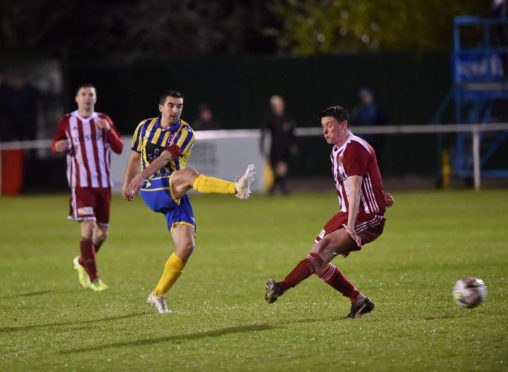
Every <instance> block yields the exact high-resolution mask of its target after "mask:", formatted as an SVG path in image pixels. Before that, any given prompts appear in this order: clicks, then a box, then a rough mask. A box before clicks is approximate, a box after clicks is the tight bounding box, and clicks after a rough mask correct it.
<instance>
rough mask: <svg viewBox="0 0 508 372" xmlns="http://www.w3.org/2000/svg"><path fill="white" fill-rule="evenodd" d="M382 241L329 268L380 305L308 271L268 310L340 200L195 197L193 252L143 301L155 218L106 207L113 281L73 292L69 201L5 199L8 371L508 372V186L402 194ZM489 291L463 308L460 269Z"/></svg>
mask: <svg viewBox="0 0 508 372" xmlns="http://www.w3.org/2000/svg"><path fill="white" fill-rule="evenodd" d="M395 197H396V205H395V206H394V207H393V208H392V209H390V210H389V211H388V214H387V216H388V222H387V225H386V228H385V232H384V234H383V235H382V236H381V237H380V238H379V239H378V240H377V241H375V242H374V243H372V244H369V245H367V246H365V247H364V248H363V250H362V251H361V252H357V253H352V254H351V255H350V256H349V257H348V258H347V259H343V258H337V259H336V260H335V264H337V265H338V266H339V267H341V268H342V270H343V271H344V272H345V273H346V274H347V275H348V276H349V277H350V279H351V280H352V281H353V282H354V283H355V285H357V286H358V287H359V288H360V289H361V290H362V291H363V292H364V293H366V294H367V295H369V296H370V297H371V298H372V299H373V300H374V301H375V302H376V304H377V307H376V309H375V310H374V311H373V312H372V313H371V314H369V315H368V316H365V317H364V318H362V319H357V320H344V319H342V317H343V316H344V315H345V314H347V312H348V310H349V304H348V301H347V299H345V298H344V297H341V296H340V295H338V293H337V292H334V291H333V290H332V289H331V288H330V287H329V286H327V285H325V284H324V283H323V282H322V281H321V280H320V279H318V278H317V277H311V278H309V279H308V280H306V281H304V282H303V283H301V284H300V285H299V286H298V287H296V288H295V289H292V290H291V291H289V292H287V293H286V294H285V295H284V296H283V297H281V298H280V299H279V301H277V302H276V303H275V304H271V305H268V304H266V303H265V301H264V299H263V293H264V282H265V280H266V278H268V277H272V276H273V277H274V278H276V279H281V278H282V277H284V276H285V275H286V274H287V273H288V272H289V270H291V269H292V268H293V267H294V265H295V264H296V263H297V262H298V261H299V260H301V259H302V258H303V257H304V256H305V255H306V254H307V252H308V250H309V249H310V247H311V245H312V240H313V239H314V237H315V236H316V234H317V233H319V231H320V230H321V228H322V226H323V225H324V223H325V222H326V221H327V219H328V218H329V217H330V216H331V215H332V214H333V213H334V212H335V210H336V208H337V202H336V196H335V195H334V194H333V193H321V194H317V193H316V194H296V195H293V196H291V197H289V198H280V197H276V198H268V197H264V196H259V195H255V196H254V197H253V198H252V199H251V200H249V201H246V202H242V201H239V200H237V199H235V198H231V197H222V196H212V195H204V196H203V195H192V197H191V198H192V200H193V206H194V210H195V214H196V219H197V221H198V224H199V225H198V238H197V249H196V251H195V253H194V255H193V256H192V258H191V260H190V262H189V264H188V265H187V267H186V268H185V271H184V274H183V275H182V276H181V278H180V280H179V281H178V282H177V284H176V286H175V287H174V288H173V289H172V290H171V292H170V294H169V296H168V297H169V305H170V307H171V308H173V309H174V311H175V312H174V313H173V314H167V315H159V314H156V313H155V312H154V311H153V309H151V308H149V307H148V306H147V305H146V304H145V299H146V296H147V294H148V293H149V291H150V290H151V289H152V287H153V286H154V284H155V283H156V281H157V280H158V278H159V275H160V273H161V270H162V266H163V264H164V262H165V260H166V258H167V257H168V256H169V254H170V252H171V251H172V245H171V242H170V238H169V234H168V233H167V231H166V229H165V225H164V219H163V217H162V216H161V215H156V214H154V213H151V212H150V211H149V210H148V209H147V208H146V207H145V206H144V204H143V203H142V201H141V200H139V199H138V200H136V201H134V202H132V203H128V202H125V201H122V200H120V199H119V198H115V199H114V202H113V214H112V224H111V235H110V238H109V240H108V241H107V243H106V244H105V245H104V247H103V248H102V251H101V252H100V254H99V256H98V263H99V268H100V272H101V276H102V278H103V279H104V281H105V282H106V283H107V284H108V285H109V286H110V289H109V290H108V291H105V292H103V293H95V292H92V291H90V290H85V289H83V288H81V287H80V286H79V283H78V280H77V275H76V273H75V271H74V270H73V269H72V258H73V257H74V256H75V255H77V254H78V237H79V227H78V225H77V224H76V223H74V222H70V221H66V220H65V216H66V215H65V213H66V211H67V196H66V195H65V196H64V195H52V196H23V197H17V198H1V199H0V211H1V213H0V253H1V260H0V284H1V286H0V314H1V317H0V370H1V371H27V370H42V371H62V370H65V371H69V370H94V371H105V370H107V371H139V370H146V371H181V370H192V371H221V370H228V371H244V370H254V371H288V370H292V371H311V370H312V371H314V370H319V371H339V370H374V371H393V370H397V371H403V370H404V371H405V370H415V371H420V370H421V371H434V370H436V371H448V370H453V371H459V370H460V371H467V370H483V371H485V370H489V371H496V370H497V371H502V370H504V371H506V370H508V316H507V315H508V293H507V289H508V286H507V285H508V254H507V253H508V248H507V246H508V191H482V192H480V193H475V192H470V191H457V192H408V193H397V194H395ZM467 275H473V276H477V277H479V278H482V279H483V280H484V281H485V282H486V283H487V285H488V291H489V293H488V297H487V301H486V303H484V304H483V305H481V306H480V307H478V308H476V309H472V310H466V309H462V308H459V307H458V306H457V305H455V303H454V302H453V301H452V298H451V289H452V287H453V284H454V283H455V281H456V280H457V279H459V278H461V277H463V276H467Z"/></svg>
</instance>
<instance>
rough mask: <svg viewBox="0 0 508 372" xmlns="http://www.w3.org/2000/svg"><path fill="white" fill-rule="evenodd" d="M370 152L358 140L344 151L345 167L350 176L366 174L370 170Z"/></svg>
mask: <svg viewBox="0 0 508 372" xmlns="http://www.w3.org/2000/svg"><path fill="white" fill-rule="evenodd" d="M369 158H370V152H369V150H368V149H366V148H365V147H363V146H362V145H361V144H359V143H357V142H353V143H351V144H350V145H349V146H348V148H347V149H346V151H345V153H344V159H345V161H344V169H345V171H346V174H347V175H348V176H365V175H367V173H368V172H369Z"/></svg>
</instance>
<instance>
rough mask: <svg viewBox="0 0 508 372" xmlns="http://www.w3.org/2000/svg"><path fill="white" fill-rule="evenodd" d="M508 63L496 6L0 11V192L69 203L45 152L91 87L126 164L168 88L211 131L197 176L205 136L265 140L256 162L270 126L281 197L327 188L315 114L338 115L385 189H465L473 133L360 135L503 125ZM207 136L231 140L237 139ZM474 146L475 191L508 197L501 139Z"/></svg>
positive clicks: (38, 4) (89, 5)
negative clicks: (282, 176) (277, 130)
mask: <svg viewBox="0 0 508 372" xmlns="http://www.w3.org/2000/svg"><path fill="white" fill-rule="evenodd" d="M507 56H508V18H507V3H506V1H504V0H495V1H487V0H468V1H463V0H462V1H459V0H448V1H440V0H426V1H420V0H409V1H398V0H385V1H382V2H380V1H375V0H321V1H312V0H280V1H278V0H272V1H255V0H243V1H240V0H230V1H214V0H209V1H193V0H179V1H173V0H165V1H163V0H145V1H141V0H122V1H107V2H106V1H100V0H88V1H77V0H65V1H63V0H62V1H60V0H54V1H49V0H47V1H44V0H17V1H12V0H6V1H2V2H0V124H1V128H0V149H3V150H2V152H1V155H2V161H1V166H2V172H1V175H2V194H3V195H15V194H18V193H30V192H53V191H55V192H56V191H64V190H66V187H67V186H66V179H65V157H64V156H62V155H54V154H51V153H50V151H49V150H48V146H49V142H48V140H49V139H51V138H52V136H53V134H54V131H55V128H56V124H57V122H58V120H59V118H60V117H61V116H62V115H63V114H64V113H66V112H70V111H73V110H75V103H74V97H75V88H76V86H77V85H78V84H79V83H82V82H92V83H93V84H95V86H96V87H97V92H98V103H97V105H96V109H97V111H100V112H104V113H107V114H108V115H110V116H111V118H112V119H113V121H114V122H115V124H116V126H117V127H118V129H119V131H120V132H121V134H122V135H124V136H126V137H125V138H126V141H127V142H126V149H125V150H124V153H128V152H129V142H130V139H129V138H130V136H131V135H132V132H133V131H134V129H135V127H136V125H137V124H138V123H139V122H140V121H141V120H143V119H144V118H147V117H153V116H156V115H157V114H158V110H157V103H158V98H159V96H160V94H161V93H162V92H163V91H165V90H168V89H170V88H173V89H178V90H180V91H182V92H184V94H185V97H186V98H185V109H184V113H183V116H182V118H183V119H184V120H186V121H187V122H189V123H190V124H191V125H193V126H194V127H195V129H196V130H198V131H199V132H200V131H212V132H210V133H211V134H208V136H205V137H206V141H211V142H210V143H212V145H210V143H208V145H207V146H205V147H202V148H199V147H198V146H196V153H197V155H196V158H197V159H199V158H201V159H202V161H203V162H205V163H206V161H207V159H208V161H209V160H210V159H211V158H213V157H214V154H209V155H206V156H205V155H203V154H208V153H209V152H210V151H213V143H214V142H213V138H214V135H213V133H214V132H213V131H217V130H239V129H243V130H246V131H245V132H242V133H243V135H245V136H247V137H249V138H252V140H253V141H255V142H256V143H258V142H262V144H260V146H257V145H256V146H254V148H256V150H255V151H257V149H258V147H259V153H257V154H256V156H260V157H261V159H268V158H269V156H270V155H269V152H270V150H269V140H270V137H272V138H271V140H273V139H274V137H273V136H274V135H275V134H274V132H273V131H271V130H270V128H271V126H273V125H279V124H280V125H282V126H283V127H284V128H290V130H289V132H291V135H293V136H294V138H292V139H290V140H288V141H289V142H290V149H291V151H290V156H288V164H287V168H288V171H287V174H288V179H287V185H286V186H287V187H288V188H289V190H291V191H296V190H300V189H302V188H306V187H311V188H320V187H327V188H332V187H333V185H332V184H331V181H330V180H329V160H328V159H329V151H330V148H329V147H328V146H327V145H326V144H325V143H324V141H323V140H322V138H321V137H320V136H319V129H317V127H319V125H320V123H319V120H318V118H317V115H318V114H319V112H320V111H321V110H322V109H323V108H325V107H327V106H330V105H335V104H340V105H342V106H345V107H346V108H348V109H349V110H350V112H351V114H352V120H351V121H352V124H353V132H354V131H355V129H354V128H359V127H361V126H365V127H366V128H367V129H366V131H365V133H363V132H362V134H360V135H361V136H363V134H365V137H366V138H367V139H368V140H369V142H371V143H372V144H373V145H374V147H375V148H376V151H377V153H378V157H379V159H380V162H381V168H382V172H383V175H384V178H385V183H387V184H388V186H389V187H392V188H434V187H469V186H473V177H474V166H473V163H474V152H473V149H472V147H473V146H474V142H473V141H472V137H471V132H463V133H454V132H446V133H436V132H429V133H416V132H414V131H413V132H407V131H406V130H403V129H401V131H400V133H396V132H397V131H394V130H393V128H392V130H391V132H390V133H388V132H387V133H388V134H383V133H376V131H375V130H374V131H372V130H370V132H369V128H370V129H372V127H374V126H379V127H384V126H387V127H392V126H400V127H401V128H403V127H404V126H407V125H419V126H422V127H424V126H428V125H441V126H442V125H445V124H480V125H481V126H483V127H488V126H489V125H491V124H492V123H506V122H508V104H507V103H508V83H507V70H508V69H507V60H508V57H507ZM274 95H277V96H279V97H281V98H282V99H283V102H284V110H283V115H277V114H276V113H275V111H274V106H273V104H272V103H273V102H272V98H273V96H274ZM277 117H284V120H282V121H281V122H280V123H279V124H277ZM274 123H275V124H274ZM281 123H282V124H281ZM263 128H265V134H266V136H265V135H262V130H263ZM305 128H310V129H311V130H307V131H306V130H305ZM312 128H315V129H316V130H312ZM429 128H430V127H429ZM443 128H444V126H443ZM505 129H506V128H505ZM215 133H217V138H221V139H224V138H228V137H231V140H234V138H233V137H234V133H235V132H220V133H219V132H215ZM228 133H230V134H231V135H229V134H228ZM394 133H396V134H394ZM237 135H238V133H237ZM478 135H479V137H478V138H479V141H480V142H479V143H480V151H481V152H480V154H479V155H480V159H481V177H482V185H485V186H505V185H506V184H507V182H506V180H507V177H508V171H507V170H508V160H507V159H508V151H507V147H508V146H507V140H506V137H507V131H506V130H496V131H492V132H487V131H486V132H480V133H479V134H478ZM205 137H203V138H205ZM265 137H266V139H267V141H261V139H262V138H263V139H264V138H265ZM27 141H29V142H27ZM206 141H204V142H203V143H205V142H206ZM16 143H17V144H16ZM207 151H208V152H207ZM232 151H234V150H232ZM247 155H249V154H247ZM220 156H227V155H220ZM229 156H231V157H234V156H235V154H234V153H231V154H230V155H229ZM252 156H254V154H252ZM117 164H120V165H117V166H116V167H120V168H121V169H119V174H121V173H122V172H123V165H122V164H121V162H117ZM199 165H200V164H197V166H198V167H199ZM205 165H206V164H205ZM198 169H199V168H198ZM218 173H220V172H218ZM264 177H265V179H264V181H266V182H265V183H267V182H268V184H266V185H265V187H266V188H267V189H268V190H270V187H271V184H270V182H272V181H273V180H270V179H269V178H270V177H269V176H264ZM323 179H326V183H324V184H323V183H321V180H323ZM117 186H118V185H117ZM272 191H275V190H272ZM281 191H282V192H284V189H283V187H281Z"/></svg>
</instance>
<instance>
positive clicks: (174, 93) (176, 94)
mask: <svg viewBox="0 0 508 372" xmlns="http://www.w3.org/2000/svg"><path fill="white" fill-rule="evenodd" d="M168 97H173V98H182V99H183V98H184V97H183V94H182V93H181V92H179V91H177V90H174V89H170V90H168V91H167V92H164V93H162V94H161V98H160V99H159V105H163V104H164V102H166V98H168Z"/></svg>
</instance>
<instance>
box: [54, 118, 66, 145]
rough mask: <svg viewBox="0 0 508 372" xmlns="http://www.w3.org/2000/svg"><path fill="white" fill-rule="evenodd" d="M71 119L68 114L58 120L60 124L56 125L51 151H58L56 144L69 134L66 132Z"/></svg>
mask: <svg viewBox="0 0 508 372" xmlns="http://www.w3.org/2000/svg"><path fill="white" fill-rule="evenodd" d="M68 123H69V121H68V119H67V117H66V116H64V117H63V118H61V119H60V121H59V122H58V126H57V127H56V132H55V136H54V137H53V140H52V141H51V151H52V152H56V150H55V144H56V143H57V142H58V141H60V140H63V139H67V134H65V131H66V129H67V125H68Z"/></svg>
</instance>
